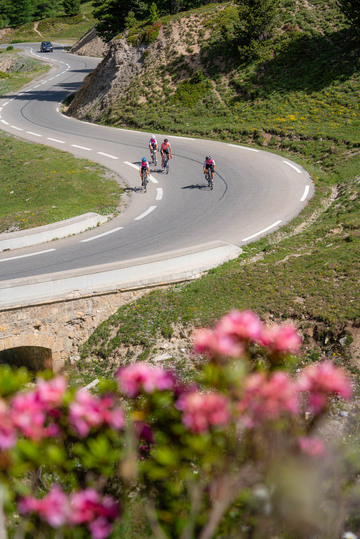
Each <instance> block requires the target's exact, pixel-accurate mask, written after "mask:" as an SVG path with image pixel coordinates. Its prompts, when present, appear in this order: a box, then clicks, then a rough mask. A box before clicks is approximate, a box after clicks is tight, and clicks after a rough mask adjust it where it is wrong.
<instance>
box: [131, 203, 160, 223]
mask: <svg viewBox="0 0 360 539" xmlns="http://www.w3.org/2000/svg"><path fill="white" fill-rule="evenodd" d="M156 208H157V206H150V208H148V209H147V210H146V211H144V213H142V214H141V215H139V216H138V217H135V219H134V221H139V220H140V219H143V218H144V217H146V216H147V215H149V213H151V212H152V211H154V210H155V209H156Z"/></svg>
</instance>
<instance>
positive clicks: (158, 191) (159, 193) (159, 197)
mask: <svg viewBox="0 0 360 539" xmlns="http://www.w3.org/2000/svg"><path fill="white" fill-rule="evenodd" d="M163 194H164V192H163V190H162V189H161V187H157V188H156V199H155V200H162V197H163Z"/></svg>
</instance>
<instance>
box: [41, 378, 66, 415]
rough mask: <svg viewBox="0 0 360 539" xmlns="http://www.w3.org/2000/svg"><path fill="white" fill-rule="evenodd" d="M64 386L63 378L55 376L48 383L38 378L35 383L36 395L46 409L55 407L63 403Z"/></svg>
mask: <svg viewBox="0 0 360 539" xmlns="http://www.w3.org/2000/svg"><path fill="white" fill-rule="evenodd" d="M66 386H67V384H66V380H65V378H64V377H63V376H56V377H55V378H52V379H51V380H48V381H46V380H43V379H42V378H40V379H39V380H38V382H37V388H36V394H37V396H38V399H39V401H40V402H41V403H42V404H43V405H44V406H45V407H46V408H53V407H57V406H60V405H61V404H62V402H63V399H64V395H65V391H66Z"/></svg>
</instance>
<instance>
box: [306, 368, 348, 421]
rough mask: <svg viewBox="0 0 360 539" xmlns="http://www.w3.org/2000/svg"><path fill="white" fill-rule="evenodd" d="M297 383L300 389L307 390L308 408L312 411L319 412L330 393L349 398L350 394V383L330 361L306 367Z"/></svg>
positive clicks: (325, 403)
mask: <svg viewBox="0 0 360 539" xmlns="http://www.w3.org/2000/svg"><path fill="white" fill-rule="evenodd" d="M298 384H299V390H300V391H307V392H309V408H310V410H311V411H312V412H313V413H318V412H321V410H323V409H324V408H325V406H326V405H327V403H328V400H329V397H330V395H339V397H342V398H343V399H345V400H349V399H350V397H351V394H352V388H351V384H350V381H349V380H348V378H347V377H346V375H345V373H344V372H343V371H342V369H339V368H338V367H335V366H334V365H333V363H331V361H324V362H323V363H320V364H319V365H309V367H306V368H305V369H304V370H303V372H302V374H301V376H300V378H299V382H298Z"/></svg>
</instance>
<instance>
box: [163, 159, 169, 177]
mask: <svg viewBox="0 0 360 539" xmlns="http://www.w3.org/2000/svg"><path fill="white" fill-rule="evenodd" d="M164 164H165V170H166V174H169V158H168V157H167V158H166V161H165V163H164Z"/></svg>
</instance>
